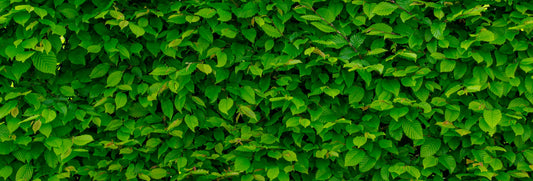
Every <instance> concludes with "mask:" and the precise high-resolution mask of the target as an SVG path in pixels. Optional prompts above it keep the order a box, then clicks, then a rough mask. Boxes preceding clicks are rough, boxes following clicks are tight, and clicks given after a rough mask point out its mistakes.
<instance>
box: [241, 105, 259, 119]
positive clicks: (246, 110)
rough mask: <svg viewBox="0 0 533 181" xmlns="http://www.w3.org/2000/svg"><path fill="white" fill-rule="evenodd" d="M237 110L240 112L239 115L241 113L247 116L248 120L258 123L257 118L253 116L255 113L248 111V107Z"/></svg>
mask: <svg viewBox="0 0 533 181" xmlns="http://www.w3.org/2000/svg"><path fill="white" fill-rule="evenodd" d="M239 109H240V111H241V113H243V114H244V115H246V116H248V117H249V118H250V119H252V120H254V121H258V120H257V116H256V115H255V112H254V111H252V109H250V108H249V107H247V106H243V105H241V106H239Z"/></svg>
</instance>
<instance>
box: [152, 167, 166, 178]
mask: <svg viewBox="0 0 533 181" xmlns="http://www.w3.org/2000/svg"><path fill="white" fill-rule="evenodd" d="M166 176H167V171H166V170H165V169H162V168H154V169H152V170H150V177H152V178H153V179H162V178H164V177H166Z"/></svg>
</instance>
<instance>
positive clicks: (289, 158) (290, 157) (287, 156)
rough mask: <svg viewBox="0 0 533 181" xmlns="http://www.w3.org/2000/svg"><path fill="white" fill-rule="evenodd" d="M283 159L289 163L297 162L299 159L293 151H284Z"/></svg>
mask: <svg viewBox="0 0 533 181" xmlns="http://www.w3.org/2000/svg"><path fill="white" fill-rule="evenodd" d="M282 155H283V158H284V159H285V160H287V161H290V162H293V161H294V162H297V161H298V159H297V158H296V153H294V151H291V150H284V151H283V153H282Z"/></svg>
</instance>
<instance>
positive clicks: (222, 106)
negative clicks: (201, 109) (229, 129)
mask: <svg viewBox="0 0 533 181" xmlns="http://www.w3.org/2000/svg"><path fill="white" fill-rule="evenodd" d="M232 106H233V99H231V98H227V99H221V100H220V102H219V103H218V109H219V110H220V112H222V113H224V114H228V111H229V110H230V109H231V107H232Z"/></svg>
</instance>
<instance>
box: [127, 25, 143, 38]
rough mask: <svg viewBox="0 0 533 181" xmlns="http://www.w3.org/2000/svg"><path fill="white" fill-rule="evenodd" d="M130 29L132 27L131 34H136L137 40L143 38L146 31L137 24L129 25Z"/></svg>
mask: <svg viewBox="0 0 533 181" xmlns="http://www.w3.org/2000/svg"><path fill="white" fill-rule="evenodd" d="M129 27H130V30H131V32H133V34H135V35H136V36H137V38H139V37H140V36H143V35H144V33H145V31H144V29H143V28H142V27H140V26H138V25H136V24H135V23H129Z"/></svg>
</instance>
